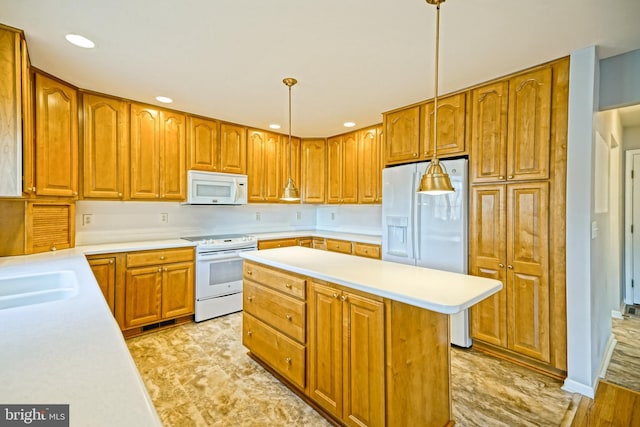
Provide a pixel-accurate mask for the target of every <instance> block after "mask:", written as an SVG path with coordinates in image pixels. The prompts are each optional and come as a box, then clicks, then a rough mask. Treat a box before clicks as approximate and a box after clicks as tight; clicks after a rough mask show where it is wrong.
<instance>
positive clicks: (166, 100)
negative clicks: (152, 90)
mask: <svg viewBox="0 0 640 427" xmlns="http://www.w3.org/2000/svg"><path fill="white" fill-rule="evenodd" d="M156 101H158V102H162V103H163V104H171V103H172V102H173V99H171V98H169V97H166V96H156Z"/></svg>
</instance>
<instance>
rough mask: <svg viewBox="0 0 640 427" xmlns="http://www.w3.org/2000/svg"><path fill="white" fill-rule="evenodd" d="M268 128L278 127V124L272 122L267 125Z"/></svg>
mask: <svg viewBox="0 0 640 427" xmlns="http://www.w3.org/2000/svg"><path fill="white" fill-rule="evenodd" d="M269 128H271V129H280V125H279V124H276V123H272V124H270V125H269Z"/></svg>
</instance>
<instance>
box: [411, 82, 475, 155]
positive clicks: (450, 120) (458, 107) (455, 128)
mask: <svg viewBox="0 0 640 427" xmlns="http://www.w3.org/2000/svg"><path fill="white" fill-rule="evenodd" d="M466 99H467V94H466V93H465V92H463V93H460V94H457V95H451V96H447V97H444V98H442V99H438V129H437V132H438V138H437V144H438V147H437V148H438V155H439V156H440V155H452V154H462V153H464V152H465V150H466V147H465V119H466ZM422 114H423V117H422V123H423V124H424V125H423V126H424V127H423V129H424V132H423V134H422V157H423V158H425V159H431V158H432V157H433V116H434V114H433V102H429V103H427V104H426V105H425V106H424V107H423V109H422Z"/></svg>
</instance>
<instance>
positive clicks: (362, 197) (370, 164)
mask: <svg viewBox="0 0 640 427" xmlns="http://www.w3.org/2000/svg"><path fill="white" fill-rule="evenodd" d="M381 134H382V126H376V127H374V128H369V129H365V130H362V131H359V132H358V203H381V202H382V149H381V145H382V144H381V143H380V140H381V137H382V135H381Z"/></svg>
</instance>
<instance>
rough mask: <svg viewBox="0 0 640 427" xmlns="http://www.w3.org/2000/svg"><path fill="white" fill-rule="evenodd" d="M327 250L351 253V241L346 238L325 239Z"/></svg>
mask: <svg viewBox="0 0 640 427" xmlns="http://www.w3.org/2000/svg"><path fill="white" fill-rule="evenodd" d="M327 250H329V251H333V252H340V253H343V254H350V253H351V242H349V241H347V240H334V239H327Z"/></svg>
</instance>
